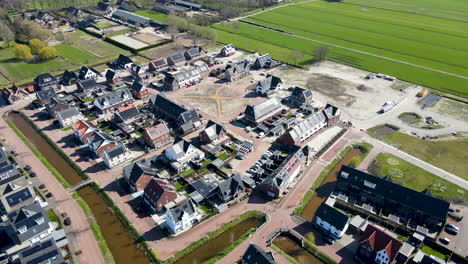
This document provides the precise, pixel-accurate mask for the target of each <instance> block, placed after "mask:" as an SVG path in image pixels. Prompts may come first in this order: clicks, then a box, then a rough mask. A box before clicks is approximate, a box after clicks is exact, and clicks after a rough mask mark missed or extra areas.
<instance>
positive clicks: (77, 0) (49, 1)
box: [26, 0, 99, 9]
mask: <svg viewBox="0 0 468 264" xmlns="http://www.w3.org/2000/svg"><path fill="white" fill-rule="evenodd" d="M26 2H27V3H28V7H29V8H30V9H60V8H64V7H67V6H69V5H70V2H67V1H57V0H45V1H44V0H42V1H38V0H26ZM97 2H99V0H74V1H73V5H74V6H84V5H94V4H96V3H97Z"/></svg>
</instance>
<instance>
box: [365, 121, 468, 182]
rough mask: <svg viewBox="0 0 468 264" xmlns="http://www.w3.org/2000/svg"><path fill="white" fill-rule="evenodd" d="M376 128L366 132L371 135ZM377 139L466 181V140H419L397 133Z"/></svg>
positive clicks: (467, 153) (467, 155)
mask: <svg viewBox="0 0 468 264" xmlns="http://www.w3.org/2000/svg"><path fill="white" fill-rule="evenodd" d="M375 129H376V128H371V129H369V130H368V132H369V134H370V135H372V136H374V135H373V131H374V130H375ZM377 139H379V140H382V141H384V142H387V143H389V144H391V145H393V146H395V147H397V148H398V149H400V150H402V151H404V152H406V153H408V154H410V155H413V156H415V157H417V158H419V159H421V160H424V161H426V162H428V163H430V164H432V165H434V166H437V167H439V168H442V169H444V170H446V171H448V172H450V173H453V174H455V175H457V176H458V177H460V178H463V179H465V180H468V163H467V162H466V161H467V160H468V139H467V138H458V139H450V140H449V139H440V140H435V141H434V140H431V141H428V140H421V139H419V138H417V137H413V136H410V135H407V134H404V133H401V132H398V131H395V132H392V133H390V134H388V135H386V136H383V137H377Z"/></svg>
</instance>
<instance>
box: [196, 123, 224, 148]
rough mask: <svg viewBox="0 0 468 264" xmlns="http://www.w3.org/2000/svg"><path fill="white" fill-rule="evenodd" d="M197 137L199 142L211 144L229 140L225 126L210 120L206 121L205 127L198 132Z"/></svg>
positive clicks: (219, 143) (220, 143)
mask: <svg viewBox="0 0 468 264" xmlns="http://www.w3.org/2000/svg"><path fill="white" fill-rule="evenodd" d="M199 138H200V141H201V142H203V143H207V144H213V145H222V144H226V143H228V142H229V141H231V138H230V137H229V136H228V135H227V130H226V128H225V127H224V126H223V125H220V124H218V123H215V122H213V121H211V120H209V121H208V123H207V124H206V127H205V129H203V131H201V132H200V134H199Z"/></svg>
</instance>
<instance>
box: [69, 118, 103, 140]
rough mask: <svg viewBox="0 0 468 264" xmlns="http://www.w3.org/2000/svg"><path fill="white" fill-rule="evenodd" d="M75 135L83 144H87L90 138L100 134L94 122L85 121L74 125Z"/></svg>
mask: <svg viewBox="0 0 468 264" xmlns="http://www.w3.org/2000/svg"><path fill="white" fill-rule="evenodd" d="M72 129H73V134H74V135H75V137H76V138H77V139H78V140H79V141H80V142H81V143H82V144H85V143H87V142H88V137H90V136H91V135H92V134H94V133H96V132H98V131H99V130H98V128H97V127H96V124H95V123H94V122H93V121H84V120H80V121H78V122H76V124H74V125H73V127H72Z"/></svg>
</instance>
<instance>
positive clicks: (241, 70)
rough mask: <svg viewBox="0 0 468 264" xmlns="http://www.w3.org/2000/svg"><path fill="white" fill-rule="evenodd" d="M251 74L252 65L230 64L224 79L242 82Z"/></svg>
mask: <svg viewBox="0 0 468 264" xmlns="http://www.w3.org/2000/svg"><path fill="white" fill-rule="evenodd" d="M249 73H250V65H249V63H248V62H247V61H243V62H238V63H229V64H227V65H226V68H225V71H224V79H225V80H226V81H228V82H234V81H237V80H240V79H242V78H244V77H246V76H247V75H249Z"/></svg>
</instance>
